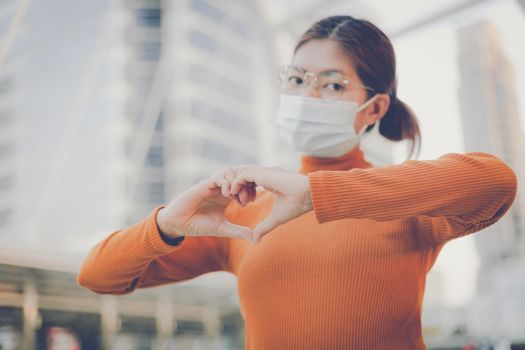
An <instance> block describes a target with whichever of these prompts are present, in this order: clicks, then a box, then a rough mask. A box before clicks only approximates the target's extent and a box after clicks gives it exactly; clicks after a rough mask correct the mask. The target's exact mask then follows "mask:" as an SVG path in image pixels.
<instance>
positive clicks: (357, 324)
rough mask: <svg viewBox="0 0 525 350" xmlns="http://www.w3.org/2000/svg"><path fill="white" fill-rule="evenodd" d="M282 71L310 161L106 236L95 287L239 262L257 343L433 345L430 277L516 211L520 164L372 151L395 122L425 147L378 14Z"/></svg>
mask: <svg viewBox="0 0 525 350" xmlns="http://www.w3.org/2000/svg"><path fill="white" fill-rule="evenodd" d="M281 78H282V79H281V80H282V82H281V86H282V92H283V94H282V98H281V104H280V108H279V111H278V117H277V125H278V127H279V132H280V135H281V136H282V137H283V139H284V140H285V141H287V142H289V143H290V144H291V145H293V146H294V147H295V148H296V149H297V150H299V151H300V152H301V153H302V155H301V169H300V170H299V172H298V173H294V172H287V171H283V170H280V169H278V168H265V167H257V166H242V167H238V168H229V169H226V170H224V171H221V172H220V173H218V174H216V175H215V176H213V177H211V178H210V179H208V180H206V181H203V182H201V183H199V184H197V185H195V186H193V187H191V188H190V189H188V190H187V191H186V192H184V193H183V194H181V195H180V196H179V197H177V198H175V199H174V200H173V201H172V202H171V203H169V204H168V205H167V206H165V207H164V206H159V207H158V208H156V209H155V210H154V211H153V212H152V213H151V214H150V215H149V216H148V217H147V218H145V219H144V220H143V221H141V222H139V223H138V224H136V225H134V226H132V227H128V228H126V229H123V230H120V231H117V232H114V233H112V234H111V235H110V236H109V237H108V238H106V239H105V240H104V241H102V242H101V243H99V244H98V245H97V246H96V247H95V248H94V249H92V251H91V252H90V253H89V255H88V256H87V258H86V260H85V262H84V265H83V267H82V270H81V272H80V274H79V276H78V281H79V283H80V284H81V285H82V286H84V287H86V288H89V289H91V290H93V291H95V292H99V293H111V294H123V293H128V292H131V291H133V290H134V289H135V288H145V287H152V286H157V285H161V284H167V283H172V282H176V281H182V280H187V279H190V278H193V277H196V276H198V275H201V274H203V273H206V272H210V271H218V270H224V271H229V272H231V273H233V274H235V275H236V276H237V278H238V292H239V297H240V304H241V312H242V315H243V317H244V319H245V321H246V346H247V348H252V349H425V344H424V342H423V338H422V334H421V303H422V299H423V292H424V288H425V277H426V274H427V272H428V271H429V270H430V268H431V267H432V264H433V263H434V261H435V260H436V258H437V255H438V253H439V251H440V250H441V248H442V247H443V245H444V244H445V243H446V242H448V241H450V240H452V239H454V238H457V237H461V236H464V235H467V234H470V233H473V232H476V231H479V230H481V229H483V228H485V227H487V226H489V225H491V224H493V223H494V222H496V221H497V220H498V219H500V218H501V217H502V216H503V215H504V213H505V212H506V211H507V210H508V209H509V207H510V206H511V204H512V202H513V200H514V196H515V193H516V178H515V175H514V173H513V171H512V170H511V169H510V168H509V167H508V166H506V165H505V164H504V163H503V162H502V161H500V160H499V159H497V158H496V157H494V156H491V155H488V154H484V153H469V154H447V155H444V156H442V157H440V158H438V159H436V160H429V161H415V160H408V161H406V162H404V163H402V164H400V165H391V166H385V167H372V166H371V165H370V164H369V163H368V162H367V161H366V159H365V158H364V155H363V153H362V151H361V150H360V149H359V137H360V135H362V134H363V132H366V131H368V130H370V129H371V128H372V127H374V125H375V124H377V123H379V122H380V124H379V126H378V127H379V132H380V133H381V134H382V135H383V136H385V137H387V138H388V139H391V140H403V139H409V140H411V142H412V151H414V148H415V145H416V144H417V143H418V139H419V128H418V125H417V121H416V119H415V117H414V116H413V114H412V112H411V111H410V110H409V108H408V107H407V106H406V105H405V104H404V103H403V102H402V101H400V100H399V98H398V97H397V95H396V75H395V57H394V51H393V48H392V45H391V43H390V41H389V39H388V38H387V37H386V36H385V34H383V33H382V32H381V31H380V30H379V29H378V28H377V27H375V26H374V25H373V24H371V23H369V22H367V21H364V20H358V19H354V18H352V17H349V16H336V17H330V18H326V19H324V20H321V21H319V22H318V23H316V24H314V25H313V26H312V27H311V28H310V29H309V30H308V31H307V32H306V33H305V34H304V35H303V36H302V38H301V40H300V41H299V43H298V45H297V47H296V49H295V54H294V57H293V61H292V63H291V65H290V66H287V67H285V68H283V69H282V70H281ZM257 185H259V186H262V187H264V188H265V189H266V191H256V190H255V186H257ZM252 239H253V240H254V241H256V242H258V243H257V244H254V243H252V242H251V241H252Z"/></svg>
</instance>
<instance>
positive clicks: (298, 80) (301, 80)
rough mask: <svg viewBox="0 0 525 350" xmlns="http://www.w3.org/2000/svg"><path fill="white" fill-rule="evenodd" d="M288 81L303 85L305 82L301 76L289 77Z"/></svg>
mask: <svg viewBox="0 0 525 350" xmlns="http://www.w3.org/2000/svg"><path fill="white" fill-rule="evenodd" d="M288 82H289V83H290V84H294V85H301V84H302V83H303V79H301V78H299V77H289V78H288Z"/></svg>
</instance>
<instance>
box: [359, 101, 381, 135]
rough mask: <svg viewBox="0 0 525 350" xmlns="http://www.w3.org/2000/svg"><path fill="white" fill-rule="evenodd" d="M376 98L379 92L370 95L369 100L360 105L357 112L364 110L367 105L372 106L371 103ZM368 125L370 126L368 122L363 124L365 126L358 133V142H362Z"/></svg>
mask: <svg viewBox="0 0 525 350" xmlns="http://www.w3.org/2000/svg"><path fill="white" fill-rule="evenodd" d="M376 98H377V94H376V95H374V96H372V97H370V98H369V99H368V101H365V102H364V103H363V104H362V105H361V106H359V108H358V109H357V112H360V111H362V110H363V109H365V108H366V107H368V106H370V104H371V103H372V102H374V101H375V99H376ZM367 127H368V125H367V124H365V125H363V127H362V128H361V130H359V132H358V133H357V143H360V142H361V138H362V136H363V134H364V133H365V131H366V128H367Z"/></svg>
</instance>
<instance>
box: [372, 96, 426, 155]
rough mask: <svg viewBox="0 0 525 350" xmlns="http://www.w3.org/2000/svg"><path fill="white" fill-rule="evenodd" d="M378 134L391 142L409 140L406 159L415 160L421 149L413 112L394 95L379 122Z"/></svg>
mask: <svg viewBox="0 0 525 350" xmlns="http://www.w3.org/2000/svg"><path fill="white" fill-rule="evenodd" d="M379 133H380V134H381V135H382V136H384V137H386V138H387V139H389V140H392V141H401V140H410V148H409V153H408V158H411V157H412V156H413V155H414V153H415V157H416V158H417V157H418V155H419V151H420V148H421V131H420V129H419V123H418V120H417V118H416V115H415V113H414V111H413V110H412V109H411V108H410V107H409V106H408V105H407V104H406V103H405V102H403V101H401V100H400V99H398V98H397V97H396V95H395V94H394V95H393V97H392V98H391V100H390V106H389V107H388V111H387V112H386V114H385V115H384V116H383V118H381V120H380V122H379Z"/></svg>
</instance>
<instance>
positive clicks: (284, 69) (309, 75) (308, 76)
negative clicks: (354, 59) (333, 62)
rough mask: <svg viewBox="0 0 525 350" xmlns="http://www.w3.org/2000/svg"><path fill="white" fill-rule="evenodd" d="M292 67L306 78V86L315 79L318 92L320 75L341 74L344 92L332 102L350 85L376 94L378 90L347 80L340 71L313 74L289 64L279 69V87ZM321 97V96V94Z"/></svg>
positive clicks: (315, 87)
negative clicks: (283, 76)
mask: <svg viewBox="0 0 525 350" xmlns="http://www.w3.org/2000/svg"><path fill="white" fill-rule="evenodd" d="M291 67H293V68H294V69H296V70H297V71H298V72H302V74H303V76H304V77H305V78H306V79H305V83H306V85H305V86H308V84H309V82H310V81H311V79H313V78H315V80H314V81H315V86H314V89H315V90H316V91H317V88H318V86H317V77H318V76H319V74H323V73H330V72H333V73H337V74H340V75H341V78H343V79H342V80H341V82H342V83H343V84H344V85H343V87H344V90H343V91H342V93H341V95H340V96H339V97H338V98H337V99H335V100H332V101H336V100H338V99H339V98H341V96H342V95H343V94H344V92H345V91H347V88H346V87H347V86H348V85H351V86H355V87H357V88H361V89H365V90H368V91H371V92H374V93H375V92H376V90H375V89H374V88H371V87H369V86H366V85H361V84H356V83H354V82H353V81H352V80H350V79H345V77H344V76H343V74H342V73H341V72H340V71H338V70H326V71H322V72H319V73H312V72H308V71H307V70H305V69H303V68H301V67H298V66H294V65H291V64H288V65H283V66H281V67H280V68H279V70H278V71H277V72H278V74H279V86H282V84H283V81H284V79H283V78H282V75H284V74H285V73H286V72H287V71H288V69H290V68H291ZM317 93H319V91H317ZM319 95H320V94H319Z"/></svg>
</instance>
